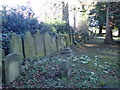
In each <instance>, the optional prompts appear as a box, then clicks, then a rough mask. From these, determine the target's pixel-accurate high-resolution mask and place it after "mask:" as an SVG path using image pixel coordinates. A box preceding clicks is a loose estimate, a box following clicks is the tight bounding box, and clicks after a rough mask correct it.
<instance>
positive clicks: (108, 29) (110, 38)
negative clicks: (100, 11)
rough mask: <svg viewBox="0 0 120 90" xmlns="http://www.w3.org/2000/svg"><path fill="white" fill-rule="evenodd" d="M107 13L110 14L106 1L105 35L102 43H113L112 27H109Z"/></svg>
mask: <svg viewBox="0 0 120 90" xmlns="http://www.w3.org/2000/svg"><path fill="white" fill-rule="evenodd" d="M109 15H110V6H109V2H108V7H107V14H106V36H105V40H104V44H114V41H113V36H112V29H111V27H110V17H109Z"/></svg>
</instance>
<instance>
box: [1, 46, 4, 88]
mask: <svg viewBox="0 0 120 90" xmlns="http://www.w3.org/2000/svg"><path fill="white" fill-rule="evenodd" d="M4 56H5V53H4V51H3V50H2V48H0V87H1V86H2V59H3V58H4Z"/></svg>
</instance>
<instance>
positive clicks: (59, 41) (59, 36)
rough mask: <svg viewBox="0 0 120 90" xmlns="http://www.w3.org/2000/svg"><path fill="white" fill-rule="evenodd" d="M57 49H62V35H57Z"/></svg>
mask: <svg viewBox="0 0 120 90" xmlns="http://www.w3.org/2000/svg"><path fill="white" fill-rule="evenodd" d="M57 48H58V51H59V50H60V49H61V48H62V42H61V35H57Z"/></svg>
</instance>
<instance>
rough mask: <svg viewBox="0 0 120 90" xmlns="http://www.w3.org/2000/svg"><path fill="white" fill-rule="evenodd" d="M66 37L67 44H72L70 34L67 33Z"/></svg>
mask: <svg viewBox="0 0 120 90" xmlns="http://www.w3.org/2000/svg"><path fill="white" fill-rule="evenodd" d="M65 38H66V44H67V46H70V45H71V43H70V37H69V34H66V35H65Z"/></svg>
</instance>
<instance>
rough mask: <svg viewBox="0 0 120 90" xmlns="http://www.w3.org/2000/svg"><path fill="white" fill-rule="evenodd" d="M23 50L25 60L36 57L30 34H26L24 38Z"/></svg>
mask: <svg viewBox="0 0 120 90" xmlns="http://www.w3.org/2000/svg"><path fill="white" fill-rule="evenodd" d="M24 50H25V58H34V57H36V52H35V45H34V39H33V37H32V35H31V33H30V32H26V35H25V38H24Z"/></svg>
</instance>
